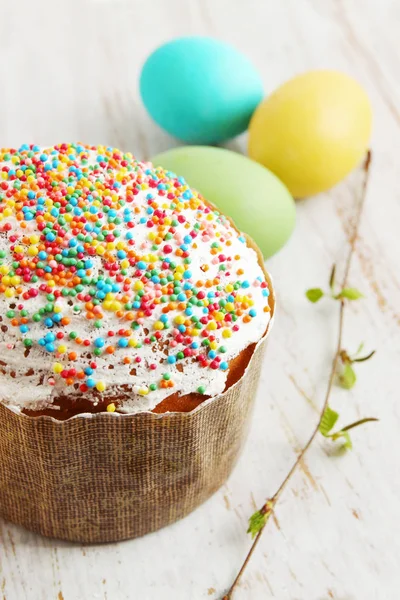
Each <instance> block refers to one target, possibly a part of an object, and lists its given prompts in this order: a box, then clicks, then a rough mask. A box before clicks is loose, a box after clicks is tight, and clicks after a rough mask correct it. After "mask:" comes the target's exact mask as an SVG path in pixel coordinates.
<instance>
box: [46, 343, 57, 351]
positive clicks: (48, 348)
mask: <svg viewBox="0 0 400 600" xmlns="http://www.w3.org/2000/svg"><path fill="white" fill-rule="evenodd" d="M45 348H46V350H47V352H54V350H55V347H54V344H52V343H48V344H46V346H45Z"/></svg>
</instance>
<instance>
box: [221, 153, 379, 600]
mask: <svg viewBox="0 0 400 600" xmlns="http://www.w3.org/2000/svg"><path fill="white" fill-rule="evenodd" d="M370 165H371V151H370V150H369V151H368V153H367V155H366V158H365V161H364V164H363V171H364V179H363V184H362V188H361V194H360V197H359V201H358V204H357V210H356V218H355V223H354V228H353V231H352V235H351V237H350V240H349V241H350V249H349V252H348V255H347V259H346V263H345V268H344V274H343V280H342V287H341V289H344V288H346V287H347V282H348V278H349V273H350V267H351V261H352V258H353V254H354V250H355V246H356V241H357V237H358V231H359V227H360V221H361V216H362V213H363V209H364V204H365V197H366V192H367V186H368V179H369V171H370ZM339 303H340V306H339V320H338V334H337V342H336V351H335V354H334V357H333V360H332V367H331V371H330V375H329V380H328V385H327V388H326V393H325V399H324V402H323V405H322V407H321V412H320V416H319V419H318V421H317V423H316V425H315V427H314V429H313V431H312V433H311V435H310V437H309V439H308V441H307V443H306V444H305V445H304V446H303V448H302V450H301V451H300V453H299V455H298V456H297V458H296V460H295V462H294V464H293V465H292V467H291V469H290V470H289V472H288V473H287V475H286V476H285V478H284V479H283V481H282V483H281V484H280V486H279V487H278V489H277V491H276V492H275V494H274V495H273V496H272V498H269V499H268V500H267V501H266V502H265V503H264V504H263V506H262V507H261V509H260V510H259V513H260V514H261V515H264V516H266V517H267V518H266V519H265V522H264V525H263V526H262V527H261V529H260V530H259V531H258V533H257V535H256V537H255V538H254V540H253V543H252V545H251V547H250V550H249V552H248V553H247V556H246V558H245V560H244V562H243V564H242V566H241V568H240V570H239V572H238V574H237V576H236V578H235V580H234V582H233V584H232V585H231V587H230V589H229V591H228V593H227V594H226V595H225V596H224V597H223V598H222V600H231V598H232V594H233V593H234V591H235V588H236V586H237V585H238V583H239V581H240V579H241V577H242V575H243V573H244V571H245V569H246V567H247V565H248V563H249V561H250V559H251V557H252V554H253V552H254V550H255V549H256V547H257V544H258V542H259V541H260V538H261V535H262V533H263V531H264V529H265V527H266V525H267V523H268V517H269V516H270V514H271V513H272V512H273V510H274V507H275V505H276V503H277V502H278V500H279V498H280V496H281V494H282V492H283V491H284V490H285V488H286V486H287V484H288V483H289V481H290V479H291V478H292V476H293V475H294V473H295V472H296V470H297V467H298V466H299V465H300V463H301V462H302V460H303V458H304V455H305V454H306V452H307V450H308V449H309V447H310V446H311V444H312V443H313V441H314V439H315V437H316V436H317V434H318V431H319V427H320V425H321V422H322V419H323V416H324V414H325V411H326V408H327V406H328V404H329V398H330V395H331V391H332V387H333V383H334V381H335V377H336V373H337V368H338V365H339V361H340V353H341V350H342V337H343V325H344V313H345V306H346V301H345V299H344V298H341V299H340V300H339Z"/></svg>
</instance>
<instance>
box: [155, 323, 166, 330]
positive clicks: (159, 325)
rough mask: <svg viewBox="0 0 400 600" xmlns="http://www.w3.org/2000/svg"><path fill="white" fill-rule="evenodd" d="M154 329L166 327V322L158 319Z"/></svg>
mask: <svg viewBox="0 0 400 600" xmlns="http://www.w3.org/2000/svg"><path fill="white" fill-rule="evenodd" d="M154 329H157V330H161V329H164V323H163V322H162V321H156V322H155V323H154Z"/></svg>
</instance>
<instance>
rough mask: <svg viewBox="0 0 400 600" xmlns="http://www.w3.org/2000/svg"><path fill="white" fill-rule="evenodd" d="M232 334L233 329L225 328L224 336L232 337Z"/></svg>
mask: <svg viewBox="0 0 400 600" xmlns="http://www.w3.org/2000/svg"><path fill="white" fill-rule="evenodd" d="M231 336H232V331H231V330H230V329H224V330H223V331H222V337H224V338H230V337H231Z"/></svg>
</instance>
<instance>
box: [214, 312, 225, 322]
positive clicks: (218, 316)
mask: <svg viewBox="0 0 400 600" xmlns="http://www.w3.org/2000/svg"><path fill="white" fill-rule="evenodd" d="M214 319H215V320H216V321H223V320H224V313H222V312H216V313H215V314H214Z"/></svg>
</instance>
